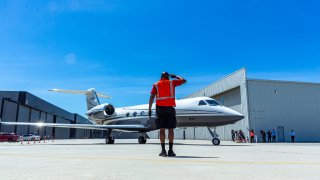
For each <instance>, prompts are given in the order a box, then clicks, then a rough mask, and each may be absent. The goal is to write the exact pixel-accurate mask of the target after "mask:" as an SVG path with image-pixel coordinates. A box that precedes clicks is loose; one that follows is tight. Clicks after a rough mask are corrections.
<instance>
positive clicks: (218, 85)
mask: <svg viewBox="0 0 320 180" xmlns="http://www.w3.org/2000/svg"><path fill="white" fill-rule="evenodd" d="M246 74H247V73H246V69H244V68H243V69H240V70H238V71H236V72H234V73H232V74H230V75H228V76H226V77H224V78H222V79H220V80H218V81H217V82H214V83H213V84H211V85H209V86H207V87H205V88H203V89H201V90H199V91H197V92H195V93H192V94H190V95H189V96H187V97H186V98H192V97H199V96H207V97H212V98H214V99H216V100H218V101H219V102H220V103H221V104H223V105H224V106H226V107H229V108H232V109H234V110H236V111H238V112H240V113H242V114H243V115H244V116H245V118H244V119H243V120H241V121H239V122H237V123H236V124H232V125H227V126H223V127H218V128H217V133H218V134H219V135H220V138H221V139H222V140H231V130H232V129H233V130H240V129H241V130H242V131H243V132H245V134H246V136H248V134H249V132H248V129H253V130H254V131H255V132H256V134H257V135H258V138H259V140H260V141H261V139H260V137H261V136H260V130H262V129H263V130H265V131H266V132H267V130H272V129H275V130H276V131H277V141H278V142H288V141H290V131H291V130H292V129H293V130H295V132H296V141H299V142H320V115H319V112H320V83H306V82H289V81H275V80H260V79H248V78H247V75H246ZM180 131H181V130H177V134H178V137H179V136H180V138H181V132H180ZM184 133H185V134H184V135H183V137H184V138H186V139H209V138H210V136H209V133H208V130H207V129H206V128H188V129H186V130H185V132H184ZM179 134H180V135H179Z"/></svg>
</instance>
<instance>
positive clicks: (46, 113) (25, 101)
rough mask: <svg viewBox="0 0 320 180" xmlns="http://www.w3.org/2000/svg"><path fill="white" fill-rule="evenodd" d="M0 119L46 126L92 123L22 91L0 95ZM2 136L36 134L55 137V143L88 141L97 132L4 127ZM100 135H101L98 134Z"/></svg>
mask: <svg viewBox="0 0 320 180" xmlns="http://www.w3.org/2000/svg"><path fill="white" fill-rule="evenodd" d="M0 109H1V111H0V118H1V120H2V121H8V122H46V123H70V124H77V123H79V124H80V123H81V124H83V123H91V122H90V121H88V120H87V119H86V118H84V117H82V116H80V115H78V114H74V113H70V112H68V111H66V110H63V109H61V108H59V107H57V106H55V105H53V104H50V103H48V102H46V101H45V100H43V99H40V98H39V97H37V96H35V95H33V94H31V93H29V92H25V91H0ZM0 126H1V127H0V131H1V132H9V133H11V132H15V133H17V134H19V135H23V134H28V133H35V132H36V133H38V134H39V135H46V136H50V137H52V136H54V137H55V138H56V139H69V138H91V137H94V135H95V134H96V132H93V131H90V130H82V129H66V128H52V127H46V128H45V127H42V128H38V127H32V126H4V125H0ZM99 133H100V132H99Z"/></svg>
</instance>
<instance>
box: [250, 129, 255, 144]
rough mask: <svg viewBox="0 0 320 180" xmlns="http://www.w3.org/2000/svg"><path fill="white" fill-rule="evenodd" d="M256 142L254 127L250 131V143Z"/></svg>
mask: <svg viewBox="0 0 320 180" xmlns="http://www.w3.org/2000/svg"><path fill="white" fill-rule="evenodd" d="M253 142H254V131H253V129H251V131H250V143H253Z"/></svg>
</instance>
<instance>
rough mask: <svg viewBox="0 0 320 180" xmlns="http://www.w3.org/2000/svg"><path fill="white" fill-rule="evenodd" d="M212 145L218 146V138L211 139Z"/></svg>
mask: <svg viewBox="0 0 320 180" xmlns="http://www.w3.org/2000/svg"><path fill="white" fill-rule="evenodd" d="M212 144H213V145H215V146H218V145H220V140H219V139H218V138H213V139H212Z"/></svg>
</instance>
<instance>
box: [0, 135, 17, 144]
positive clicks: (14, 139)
mask: <svg viewBox="0 0 320 180" xmlns="http://www.w3.org/2000/svg"><path fill="white" fill-rule="evenodd" d="M20 140H21V138H20V136H19V135H18V134H15V133H1V134H0V142H19V141H20Z"/></svg>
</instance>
